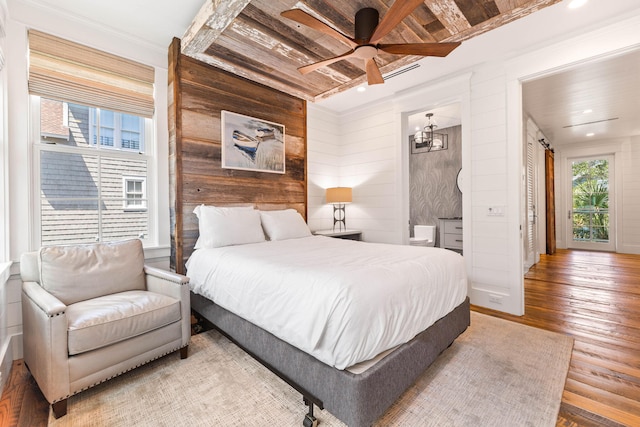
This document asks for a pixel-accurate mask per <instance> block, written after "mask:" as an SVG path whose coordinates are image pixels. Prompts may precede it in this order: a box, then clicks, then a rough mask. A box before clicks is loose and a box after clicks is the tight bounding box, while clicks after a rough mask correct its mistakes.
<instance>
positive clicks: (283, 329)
mask: <svg viewBox="0 0 640 427" xmlns="http://www.w3.org/2000/svg"><path fill="white" fill-rule="evenodd" d="M187 270H188V271H187V275H188V276H189V277H190V279H191V281H190V286H191V289H192V291H193V292H195V293H197V294H201V295H203V296H205V297H207V298H209V299H210V300H212V301H214V302H215V303H216V304H218V305H220V306H221V307H223V308H225V309H227V310H229V311H231V312H233V313H235V314H237V315H239V316H241V317H243V318H244V319H246V320H248V321H250V322H251V323H253V324H255V325H257V326H260V327H261V328H263V329H265V330H267V331H269V332H271V333H272V334H273V335H275V336H277V337H278V338H280V339H282V340H284V341H286V342H288V343H290V344H292V345H293V346H295V347H297V348H299V349H301V350H303V351H305V352H307V353H309V354H311V355H312V356H314V357H316V358H317V359H319V360H320V361H322V362H324V363H326V364H328V365H331V366H335V367H336V368H338V369H345V368H347V367H349V366H351V365H353V364H355V363H358V362H362V361H366V360H369V359H371V358H373V357H374V356H376V355H377V354H378V353H380V352H382V351H384V350H387V349H389V348H392V347H394V346H397V345H399V344H402V343H405V342H407V341H409V340H411V339H412V338H413V337H414V336H416V335H417V334H418V333H419V332H421V331H423V330H424V329H426V328H428V327H429V326H431V325H432V324H433V323H435V321H437V320H438V319H440V318H441V317H443V316H444V315H446V314H447V313H449V312H450V311H451V310H452V309H453V308H455V307H456V306H458V305H459V304H460V303H462V302H463V301H464V299H465V297H466V295H467V277H466V274H465V268H464V264H463V258H462V257H461V256H460V255H459V254H457V253H455V252H452V251H449V250H445V249H439V248H425V247H413V246H400V245H387V244H376V243H364V242H356V241H350V240H340V239H334V238H330V237H322V236H314V237H305V238H301V239H292V240H284V241H274V242H264V243H255V244H249V245H241V246H227V247H222V248H216V249H199V250H196V251H195V252H194V253H193V254H192V256H191V257H190V258H189V261H188V262H187Z"/></svg>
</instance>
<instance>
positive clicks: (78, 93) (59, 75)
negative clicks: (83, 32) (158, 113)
mask: <svg viewBox="0 0 640 427" xmlns="http://www.w3.org/2000/svg"><path fill="white" fill-rule="evenodd" d="M153 82H154V69H153V67H150V66H148V65H144V64H140V63H138V62H135V61H131V60H129V59H125V58H122V57H120V56H117V55H112V54H109V53H105V52H102V51H100V50H97V49H93V48H90V47H87V46H83V45H81V44H78V43H74V42H71V41H68V40H65V39H61V38H58V37H55V36H52V35H49V34H46V33H42V32H40V31H36V30H29V93H30V94H32V95H38V96H42V97H44V98H50V99H55V100H58V101H66V102H73V103H78V104H82V105H88V106H90V107H97V108H105V109H109V110H113V111H118V112H121V113H127V114H133V115H137V116H142V117H151V116H152V115H153V109H154V103H153Z"/></svg>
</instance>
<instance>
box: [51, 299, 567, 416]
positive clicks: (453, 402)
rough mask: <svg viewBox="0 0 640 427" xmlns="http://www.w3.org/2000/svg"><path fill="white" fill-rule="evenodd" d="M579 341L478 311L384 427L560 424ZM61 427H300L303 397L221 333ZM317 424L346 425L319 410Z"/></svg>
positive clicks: (97, 396)
mask: <svg viewBox="0 0 640 427" xmlns="http://www.w3.org/2000/svg"><path fill="white" fill-rule="evenodd" d="M572 347H573V340H572V339H571V338H569V337H567V336H564V335H560V334H556V333H553V332H548V331H543V330H541V329H536V328H532V327H528V326H524V325H520V324H517V323H514V322H509V321H506V320H501V319H498V318H494V317H490V316H486V315H482V314H478V313H475V312H472V313H471V326H470V327H469V328H468V329H467V330H466V331H465V332H464V333H463V334H462V335H461V336H460V337H458V339H457V340H456V341H455V342H454V343H453V345H452V346H451V347H449V348H448V349H447V350H445V351H444V352H443V353H442V354H441V355H440V357H439V358H438V359H437V360H436V362H435V363H434V364H433V365H432V366H431V367H430V368H429V369H427V370H426V371H425V372H424V374H423V375H422V376H421V377H420V378H419V379H418V381H417V382H416V384H415V385H414V386H412V387H411V388H410V389H409V390H407V391H406V392H405V393H404V394H403V395H402V396H401V397H400V399H398V401H397V402H396V403H395V404H394V405H393V406H392V407H391V408H389V410H388V411H387V412H386V413H385V415H383V417H382V418H381V419H380V420H378V422H377V423H376V426H379V427H381V426H385V427H386V426H438V427H442V426H452V427H453V426H460V427H463V426H464V427H466V426H511V427H514V426H536V427H543V426H555V424H556V419H557V416H558V411H559V409H560V401H561V397H562V391H563V389H564V382H565V379H566V375H567V370H568V368H569V361H570V358H571V351H572ZM68 405H69V406H68V413H67V415H66V416H64V417H62V418H60V419H58V420H56V419H54V418H53V416H52V415H50V416H49V425H50V426H52V427H63V426H167V427H169V426H171V427H173V426H260V427H265V426H300V425H301V424H302V419H303V417H304V414H305V413H306V407H305V406H304V405H303V403H302V397H301V396H300V394H299V393H298V392H296V391H295V390H294V389H292V388H291V387H290V386H289V385H287V384H286V383H285V382H283V381H282V380H280V379H279V378H278V377H276V376H275V375H273V374H272V373H271V372H270V371H268V370H267V369H266V368H264V367H263V366H262V365H260V364H259V363H258V362H256V361H255V360H253V359H252V358H251V357H250V356H248V355H247V354H245V353H244V352H243V351H242V350H240V349H239V348H238V347H237V346H235V345H234V344H233V343H231V342H230V341H229V340H228V339H226V338H225V337H223V336H221V335H220V334H219V333H217V332H216V331H208V332H204V333H201V334H198V335H196V336H193V337H192V340H191V345H190V347H189V358H188V359H186V360H180V358H179V356H178V355H177V354H172V355H169V356H166V357H164V358H162V359H159V360H157V361H154V362H152V363H150V364H148V365H145V366H142V367H140V368H138V369H135V370H133V371H131V372H128V373H126V374H124V375H122V376H120V377H117V378H114V379H112V380H110V381H107V382H105V383H103V384H101V385H99V386H96V387H94V388H92V389H89V390H87V391H85V392H82V393H80V394H78V395H76V396H72V397H71V398H69V403H68ZM315 415H316V417H317V418H318V421H319V426H321V427H322V426H326V427H338V426H344V425H345V424H343V423H342V422H341V421H339V420H338V419H337V418H335V417H334V416H333V415H331V414H330V413H329V412H327V411H326V410H323V411H321V410H317V409H316V411H315Z"/></svg>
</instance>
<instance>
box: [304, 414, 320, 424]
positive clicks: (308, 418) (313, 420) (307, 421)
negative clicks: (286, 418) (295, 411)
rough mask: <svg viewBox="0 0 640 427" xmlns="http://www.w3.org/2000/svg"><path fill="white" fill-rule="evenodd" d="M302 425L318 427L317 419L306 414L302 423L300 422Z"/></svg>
mask: <svg viewBox="0 0 640 427" xmlns="http://www.w3.org/2000/svg"><path fill="white" fill-rule="evenodd" d="M302 425H303V426H304V427H318V419H317V418H316V417H314V416H313V415H310V414H307V415H305V416H304V421H302Z"/></svg>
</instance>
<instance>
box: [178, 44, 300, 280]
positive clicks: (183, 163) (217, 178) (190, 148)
mask: <svg viewBox="0 0 640 427" xmlns="http://www.w3.org/2000/svg"><path fill="white" fill-rule="evenodd" d="M168 56H169V73H168V76H169V81H168V98H169V99H168V104H169V111H168V117H169V175H170V178H169V186H170V194H169V199H170V200H169V201H170V209H171V213H170V220H171V236H170V237H171V269H172V270H174V271H176V272H178V273H181V274H184V273H185V267H184V263H185V262H186V260H187V259H188V258H189V256H190V255H191V253H192V251H193V246H194V245H195V242H196V239H197V237H198V219H197V217H196V216H195V214H194V213H193V209H194V208H195V207H196V206H198V205H200V204H205V205H215V206H247V205H252V206H255V207H256V208H258V209H265V210H272V209H286V208H293V209H296V210H297V211H298V212H300V214H302V216H303V217H304V218H306V210H307V165H306V161H307V160H306V152H307V143H306V140H307V137H306V134H307V128H306V126H307V105H306V101H304V100H302V99H299V98H295V97H293V96H291V95H287V94H285V93H282V92H279V91H277V90H275V89H271V88H269V87H266V86H263V85H260V84H258V83H254V82H251V81H249V80H246V79H243V78H240V77H238V76H235V75H233V74H230V73H227V72H225V71H223V70H220V69H218V68H215V67H213V66H210V65H207V64H205V63H203V62H200V61H197V60H195V59H192V58H190V57H187V56H185V55H182V54H181V53H180V40H179V39H174V40H173V41H172V43H171V45H170V47H169V55H168ZM222 110H227V111H232V112H235V113H239V114H244V115H247V116H252V117H256V118H259V119H263V120H267V121H271V122H275V123H280V124H283V125H284V126H285V162H286V165H285V170H286V173H285V174H284V175H283V174H275V173H263V172H253V171H243V170H232V169H222V167H221V165H222V162H221V160H222V159H221V153H222V146H221V132H220V127H221V111H222Z"/></svg>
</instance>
